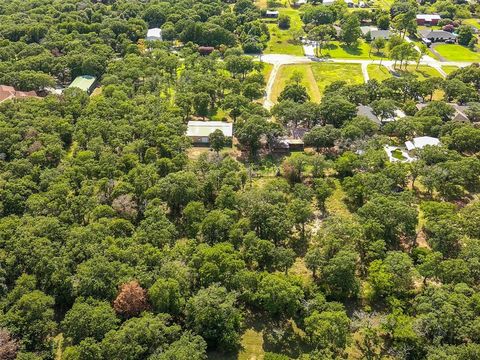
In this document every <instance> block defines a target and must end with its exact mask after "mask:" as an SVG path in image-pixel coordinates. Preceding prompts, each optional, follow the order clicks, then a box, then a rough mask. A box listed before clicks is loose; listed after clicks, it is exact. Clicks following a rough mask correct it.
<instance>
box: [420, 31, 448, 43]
mask: <svg viewBox="0 0 480 360" xmlns="http://www.w3.org/2000/svg"><path fill="white" fill-rule="evenodd" d="M418 33H419V34H420V37H421V38H422V39H428V40H430V41H431V42H445V41H447V40H453V41H456V39H457V37H456V35H455V34H452V33H450V32H448V31H444V30H430V29H425V30H420V31H419V32H418Z"/></svg>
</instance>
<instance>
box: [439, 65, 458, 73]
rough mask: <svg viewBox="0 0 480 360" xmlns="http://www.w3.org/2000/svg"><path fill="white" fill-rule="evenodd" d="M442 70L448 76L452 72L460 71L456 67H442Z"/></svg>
mask: <svg viewBox="0 0 480 360" xmlns="http://www.w3.org/2000/svg"><path fill="white" fill-rule="evenodd" d="M442 70H443V71H445V72H446V73H447V75H448V74H450V73H451V72H454V71H455V70H458V67H456V66H442Z"/></svg>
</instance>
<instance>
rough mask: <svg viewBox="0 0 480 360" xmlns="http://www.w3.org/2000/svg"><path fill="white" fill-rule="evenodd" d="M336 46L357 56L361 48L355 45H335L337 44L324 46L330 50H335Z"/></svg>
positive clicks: (360, 53)
mask: <svg viewBox="0 0 480 360" xmlns="http://www.w3.org/2000/svg"><path fill="white" fill-rule="evenodd" d="M338 48H341V49H342V50H343V51H345V52H346V53H347V54H349V55H352V56H359V55H362V48H360V47H359V46H358V44H356V45H340V46H339V45H337V44H328V46H327V47H326V50H328V51H332V50H337V49H338Z"/></svg>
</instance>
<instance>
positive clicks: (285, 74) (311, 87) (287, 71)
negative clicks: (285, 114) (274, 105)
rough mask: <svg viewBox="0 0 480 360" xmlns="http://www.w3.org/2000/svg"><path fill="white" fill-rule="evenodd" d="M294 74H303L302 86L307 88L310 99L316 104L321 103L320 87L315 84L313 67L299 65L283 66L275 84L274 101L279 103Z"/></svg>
mask: <svg viewBox="0 0 480 360" xmlns="http://www.w3.org/2000/svg"><path fill="white" fill-rule="evenodd" d="M294 72H298V73H300V74H302V77H303V78H302V85H303V86H305V87H306V88H307V92H308V95H310V99H311V100H312V101H315V102H319V101H320V98H321V94H320V92H319V90H318V87H317V86H316V84H315V81H316V77H315V76H314V74H313V71H312V66H311V65H310V64H298V65H283V66H281V67H280V69H279V70H278V73H277V77H276V79H275V84H274V86H273V91H272V99H273V101H277V99H278V96H279V95H280V93H281V92H282V90H283V89H284V88H285V86H286V85H287V83H288V81H289V80H290V78H291V77H292V74H293V73H294Z"/></svg>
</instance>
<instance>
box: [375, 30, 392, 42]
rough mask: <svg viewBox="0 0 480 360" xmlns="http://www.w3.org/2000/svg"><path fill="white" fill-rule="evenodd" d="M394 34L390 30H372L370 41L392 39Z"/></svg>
mask: <svg viewBox="0 0 480 360" xmlns="http://www.w3.org/2000/svg"><path fill="white" fill-rule="evenodd" d="M390 36H392V33H391V31H390V30H372V31H370V39H372V40H375V39H377V38H384V39H385V40H388V39H390Z"/></svg>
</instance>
